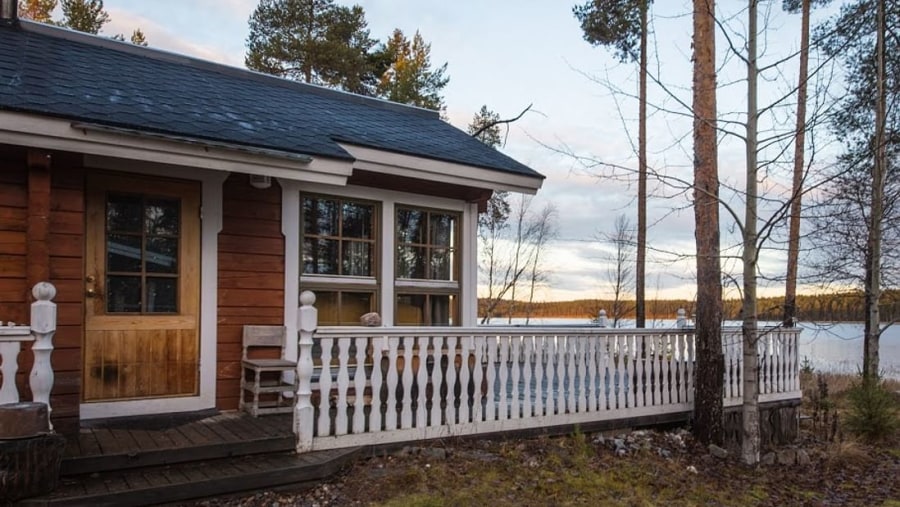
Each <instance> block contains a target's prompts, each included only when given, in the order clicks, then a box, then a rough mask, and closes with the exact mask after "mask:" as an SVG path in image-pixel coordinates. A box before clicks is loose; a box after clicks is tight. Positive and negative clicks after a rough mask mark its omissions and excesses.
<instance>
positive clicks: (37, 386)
mask: <svg viewBox="0 0 900 507" xmlns="http://www.w3.org/2000/svg"><path fill="white" fill-rule="evenodd" d="M31 295H33V296H34V298H35V299H36V300H37V301H35V302H34V303H31V334H32V335H34V345H33V346H32V347H31V350H32V353H33V354H34V365H33V366H32V368H31V377H30V379H29V385H30V386H31V394H32V396H33V398H34V401H37V402H40V403H44V404H46V405H47V415H48V417H49V415H50V413H51V412H52V411H53V409H52V407H51V406H50V391H52V390H53V381H54V375H53V366H52V365H51V364H50V354H52V353H53V335H54V334H55V333H56V303H54V302H53V301H51V300H52V299H53V298H54V297H56V287H54V286H53V284H51V283H49V282H40V283H38V284H36V285H35V286H34V287H33V288H32V289H31ZM49 425H50V429H51V430H52V429H53V423H52V422H50V423H49Z"/></svg>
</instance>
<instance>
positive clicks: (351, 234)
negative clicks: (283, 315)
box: [300, 195, 378, 326]
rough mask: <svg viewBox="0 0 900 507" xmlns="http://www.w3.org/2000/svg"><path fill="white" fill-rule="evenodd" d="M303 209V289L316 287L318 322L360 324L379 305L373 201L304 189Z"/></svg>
mask: <svg viewBox="0 0 900 507" xmlns="http://www.w3.org/2000/svg"><path fill="white" fill-rule="evenodd" d="M301 213H302V220H301V223H302V227H303V230H302V238H303V244H302V254H301V255H302V276H301V279H300V286H301V290H306V289H309V290H312V291H313V292H315V293H316V307H317V308H318V310H319V324H320V325H323V326H335V325H358V324H359V318H360V316H362V315H363V314H365V313H368V312H372V311H377V308H378V305H377V294H378V285H377V268H376V266H377V259H378V255H377V252H378V242H377V233H376V230H377V229H376V227H375V224H376V223H377V220H376V219H377V208H376V206H375V204H373V203H368V202H361V201H356V200H348V199H343V198H336V197H321V196H310V195H305V196H302V211H301Z"/></svg>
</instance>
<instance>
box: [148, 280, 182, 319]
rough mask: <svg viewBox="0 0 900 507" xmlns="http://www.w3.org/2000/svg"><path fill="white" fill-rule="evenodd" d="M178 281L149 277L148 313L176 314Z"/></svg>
mask: <svg viewBox="0 0 900 507" xmlns="http://www.w3.org/2000/svg"><path fill="white" fill-rule="evenodd" d="M177 294H178V279H177V278H161V277H147V299H146V302H147V303H146V312H147V313H175V312H177V311H178V304H177Z"/></svg>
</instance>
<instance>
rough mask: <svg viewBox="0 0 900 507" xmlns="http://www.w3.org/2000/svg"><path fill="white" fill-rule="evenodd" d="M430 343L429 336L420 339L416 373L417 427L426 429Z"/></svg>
mask: <svg viewBox="0 0 900 507" xmlns="http://www.w3.org/2000/svg"><path fill="white" fill-rule="evenodd" d="M428 342H429V338H428V337H427V336H424V337H420V338H419V351H418V352H419V355H418V358H419V367H418V370H417V371H416V384H417V386H418V390H419V398H418V400H417V401H416V427H417V428H424V427H425V425H426V424H427V419H428V417H427V416H428V398H427V394H428V393H427V392H426V391H428Z"/></svg>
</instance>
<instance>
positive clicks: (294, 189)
mask: <svg viewBox="0 0 900 507" xmlns="http://www.w3.org/2000/svg"><path fill="white" fill-rule="evenodd" d="M278 184H279V185H281V234H282V235H283V236H284V327H285V331H286V333H287V334H286V336H287V337H288V340H287V343H286V344H285V347H284V358H285V359H289V360H291V361H295V360H297V357H298V355H297V308H298V306H299V305H300V182H298V181H290V180H283V179H279V180H278ZM285 380H286V381H287V382H289V383H290V382H293V380H294V379H293V373H290V372H286V373H285Z"/></svg>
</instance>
